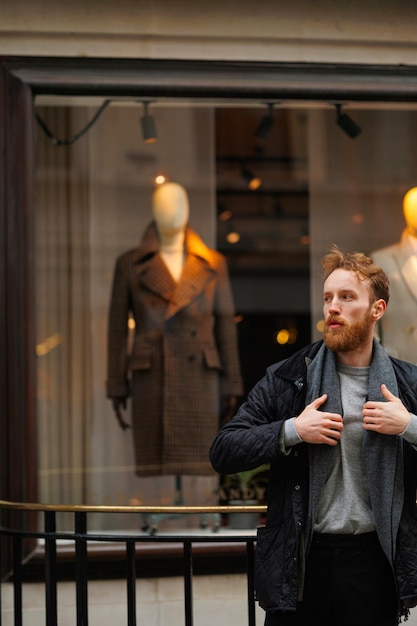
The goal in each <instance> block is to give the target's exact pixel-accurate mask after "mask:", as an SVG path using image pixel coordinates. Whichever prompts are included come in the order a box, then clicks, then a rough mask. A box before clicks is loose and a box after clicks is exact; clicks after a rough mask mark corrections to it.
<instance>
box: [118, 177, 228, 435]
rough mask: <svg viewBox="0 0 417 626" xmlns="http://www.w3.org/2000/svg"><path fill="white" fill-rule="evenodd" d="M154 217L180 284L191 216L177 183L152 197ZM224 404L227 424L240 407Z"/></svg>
mask: <svg viewBox="0 0 417 626" xmlns="http://www.w3.org/2000/svg"><path fill="white" fill-rule="evenodd" d="M152 215H153V219H154V221H155V224H156V227H157V230H158V237H159V241H160V249H159V254H160V255H161V257H162V259H163V261H164V263H165V265H166V266H167V268H168V270H169V272H170V273H171V275H172V277H173V279H174V280H175V281H176V282H178V281H179V280H180V278H181V273H182V270H183V267H184V261H185V250H184V240H185V228H186V226H187V223H188V219H189V215H190V208H189V201H188V195H187V192H186V191H185V189H184V187H182V186H181V185H179V184H178V183H165V184H163V185H161V186H160V187H158V188H157V189H156V190H155V191H154V193H153V195H152ZM112 402H113V409H114V411H115V414H116V418H117V420H118V422H119V424H120V426H121V428H122V429H123V430H126V429H127V428H131V425H130V424H129V423H128V422H126V420H125V419H124V415H123V410H125V409H126V399H125V398H113V400H112ZM223 404H224V409H223V414H224V417H223V422H226V421H228V420H229V419H230V418H231V417H232V416H233V414H234V411H235V408H236V404H237V398H236V396H228V397H227V398H225V399H224V403H223Z"/></svg>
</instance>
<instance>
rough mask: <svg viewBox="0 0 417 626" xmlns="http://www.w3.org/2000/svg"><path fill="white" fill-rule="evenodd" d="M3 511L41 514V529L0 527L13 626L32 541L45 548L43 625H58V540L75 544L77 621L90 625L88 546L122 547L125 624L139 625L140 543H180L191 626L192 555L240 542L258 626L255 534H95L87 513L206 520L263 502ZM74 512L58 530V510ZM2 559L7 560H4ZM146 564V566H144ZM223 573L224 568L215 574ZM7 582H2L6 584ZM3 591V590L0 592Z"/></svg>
mask: <svg viewBox="0 0 417 626" xmlns="http://www.w3.org/2000/svg"><path fill="white" fill-rule="evenodd" d="M0 511H1V512H2V513H3V512H6V513H7V512H17V511H20V512H22V513H32V514H33V513H34V512H37V513H38V514H43V520H44V523H43V526H44V528H43V530H42V531H37V530H35V531H34V530H22V529H21V528H15V527H13V528H10V527H7V526H5V525H4V524H3V525H2V526H1V527H0V537H1V547H2V552H3V553H2V554H1V555H0V556H2V557H3V556H4V551H5V552H6V553H7V554H8V555H10V561H11V562H10V565H11V571H10V572H9V573H8V575H7V576H6V577H5V579H6V580H7V581H11V582H12V584H13V597H14V626H22V625H23V603H22V597H23V584H24V562H25V556H26V555H25V546H26V544H27V543H28V542H32V545H33V543H39V542H42V544H43V546H44V552H43V560H44V568H43V572H44V575H43V582H44V584H45V620H46V621H45V624H46V626H56V625H57V624H58V608H59V607H58V593H57V590H58V575H57V568H58V562H59V542H60V540H64V541H65V543H66V545H68V543H69V544H70V545H73V550H74V560H75V570H74V571H75V575H74V578H75V579H74V583H75V591H76V625H77V626H88V571H89V563H90V547H91V546H92V545H93V544H94V545H98V544H103V545H104V544H107V545H108V544H113V545H117V546H119V547H120V548H121V552H122V553H123V554H124V561H125V580H126V607H127V611H126V624H127V626H136V624H137V616H138V615H140V603H139V602H138V599H137V597H136V578H137V571H136V567H137V564H138V563H140V566H141V576H142V577H146V565H147V564H150V562H151V561H150V560H149V558H148V559H147V560H146V561H145V562H143V561H141V558H140V545H141V544H144V543H146V544H150V543H152V544H155V545H157V544H159V545H160V544H171V545H172V544H175V545H176V546H178V545H179V546H181V549H180V553H181V558H182V575H183V581H184V615H185V626H193V557H194V551H195V547H196V546H198V545H201V544H205V545H206V546H207V545H210V544H213V545H214V544H216V545H217V546H218V545H219V544H233V545H236V544H240V545H242V546H243V547H244V549H245V553H246V575H247V603H248V625H249V626H256V621H255V593H254V551H255V542H256V537H255V534H254V533H253V532H252V533H250V532H248V533H247V534H242V533H239V534H238V533H236V534H233V533H232V534H230V533H229V534H227V535H225V534H222V533H221V532H216V528H215V526H213V532H212V533H201V534H187V531H186V530H185V531H184V533H181V535H178V534H168V533H166V532H165V533H163V534H162V533H161V534H158V533H144V532H141V533H139V532H138V533H137V534H132V533H129V534H125V535H124V534H120V533H117V534H115V533H97V532H89V530H88V515H89V514H90V513H105V514H112V513H132V514H135V515H138V514H140V515H142V516H146V515H150V516H172V515H181V516H183V515H187V514H198V515H200V516H206V517H207V518H211V519H216V517H218V518H220V515H222V514H225V513H231V512H232V511H233V512H234V513H235V512H238V513H248V512H256V513H263V512H264V511H265V507H264V506H244V505H242V506H237V507H235V506H234V507H229V506H217V507H203V506H198V507H186V506H163V507H162V506H161V507H144V506H135V507H134V506H108V507H104V506H90V507H89V506H80V505H76V506H66V505H65V506H64V505H57V506H53V505H42V504H28V503H16V502H7V501H3V500H0ZM63 512H65V513H72V514H73V531H65V532H58V531H57V524H56V519H57V514H59V513H63ZM2 562H3V558H2ZM144 568H145V569H144ZM216 573H217V574H222V573H224V572H222V570H221V568H219V570H218V571H217V572H216ZM3 583H4V581H2V584H3ZM0 591H1V590H0ZM1 613H2V612H1V593H0V626H2V617H1Z"/></svg>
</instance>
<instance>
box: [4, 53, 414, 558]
mask: <svg viewBox="0 0 417 626" xmlns="http://www.w3.org/2000/svg"><path fill="white" fill-rule="evenodd" d="M38 95H56V96H94V97H103V98H117V97H126V98H130V99H143V98H152V99H157V98H182V99H187V100H192V99H198V100H209V99H222V100H229V101H231V100H232V101H236V103H238V102H239V101H241V100H253V101H256V102H265V101H281V102H282V101H285V100H291V101H297V100H300V101H321V102H328V103H336V102H340V103H344V102H365V101H366V102H381V103H415V102H417V66H404V65H370V64H329V63H271V62H249V61H248V62H246V61H242V62H231V61H191V60H190V61H186V60H172V59H170V60H167V59H158V60H156V59H155V60H152V59H142V60H141V59H114V58H113V59H111V58H91V59H88V58H68V57H65V58H56V57H55V58H48V57H0V123H1V132H0V220H1V221H0V254H1V257H0V259H1V260H0V301H1V302H2V303H3V305H2V306H1V307H0V333H1V336H2V338H3V339H2V341H1V342H0V429H1V430H0V432H1V433H2V436H1V437H0V464H1V466H0V488H1V497H2V499H4V500H9V501H15V502H16V501H20V502H36V501H37V478H36V477H37V456H36V445H35V443H34V442H36V409H35V407H36V380H35V378H36V367H35V289H34V283H35V276H34V270H33V268H34V220H35V215H34V205H35V198H34V188H35V185H34V178H35V173H34V170H35V150H34V147H35V141H36V132H37V131H38V129H37V127H36V122H35V117H34V101H35V97H36V96H38ZM2 524H3V526H10V527H15V528H16V527H17V528H19V527H20V528H22V530H30V529H31V528H32V529H34V528H35V527H36V516H33V517H32V518H31V517H29V518H27V517H23V516H22V515H21V514H20V513H19V511H13V512H9V513H7V514H4V517H3V520H2ZM31 549H33V546H31V545H30V544H29V543H28V545H27V546H26V551H27V552H29V551H30V550H31ZM2 558H3V561H7V560H8V559H9V558H10V555H8V554H7V551H6V553H4V554H3V555H2Z"/></svg>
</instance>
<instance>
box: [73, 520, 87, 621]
mask: <svg viewBox="0 0 417 626" xmlns="http://www.w3.org/2000/svg"><path fill="white" fill-rule="evenodd" d="M75 534H76V539H75V576H76V598H77V626H88V594H87V562H88V560H87V540H86V534H87V513H75Z"/></svg>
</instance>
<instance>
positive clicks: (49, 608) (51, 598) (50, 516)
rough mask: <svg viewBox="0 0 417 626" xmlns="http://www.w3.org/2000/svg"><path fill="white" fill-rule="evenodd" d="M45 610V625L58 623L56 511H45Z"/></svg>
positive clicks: (51, 625)
mask: <svg viewBox="0 0 417 626" xmlns="http://www.w3.org/2000/svg"><path fill="white" fill-rule="evenodd" d="M44 519H45V610H46V626H56V624H57V623H58V607H57V580H56V538H55V533H56V513H55V511H45V518H44Z"/></svg>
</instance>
